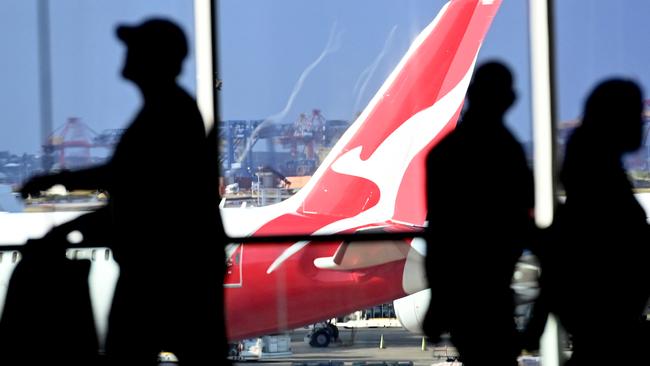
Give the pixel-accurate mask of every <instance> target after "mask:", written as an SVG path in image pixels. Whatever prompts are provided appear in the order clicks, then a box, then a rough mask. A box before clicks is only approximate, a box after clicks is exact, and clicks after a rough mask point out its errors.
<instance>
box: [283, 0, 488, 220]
mask: <svg viewBox="0 0 650 366" xmlns="http://www.w3.org/2000/svg"><path fill="white" fill-rule="evenodd" d="M500 3H501V1H500V0H454V1H451V2H449V3H448V4H446V5H445V6H444V8H443V9H442V10H441V11H440V13H439V14H438V16H437V17H436V19H434V20H433V22H432V23H431V24H430V25H429V26H427V28H426V29H424V30H423V31H422V33H421V34H420V35H419V36H418V37H417V38H416V39H415V41H414V42H413V44H412V45H411V48H410V49H409V50H408V52H407V54H406V55H405V56H404V58H403V59H402V60H401V62H400V63H399V65H398V66H397V68H396V69H395V70H394V71H393V72H392V73H391V75H390V76H389V77H388V79H387V80H386V82H385V83H384V85H383V86H382V87H381V89H380V90H379V91H378V92H377V94H376V95H375V97H374V98H373V99H372V100H371V102H370V103H369V105H368V106H367V108H366V109H365V110H364V112H363V113H362V114H361V115H360V116H359V118H358V119H357V120H356V121H355V122H354V124H353V125H352V126H351V127H350V128H349V129H348V131H347V132H346V133H345V134H344V135H343V137H342V138H341V139H340V140H339V142H338V143H337V144H336V146H335V147H334V148H333V149H332V152H331V153H330V155H329V156H328V158H327V159H326V160H325V162H324V163H323V164H322V165H321V166H320V168H319V169H318V171H317V172H316V174H315V175H314V177H313V178H312V181H311V182H310V184H309V185H308V186H307V187H305V188H304V189H303V191H302V192H300V193H299V194H298V197H294V199H302V202H301V206H300V208H299V210H298V211H299V212H301V213H318V214H321V215H326V216H336V217H339V218H348V220H349V219H351V218H356V219H354V221H355V222H358V223H361V222H362V221H365V222H367V221H368V220H370V221H374V222H378V221H383V220H390V219H394V220H399V221H405V222H409V223H412V224H416V225H422V224H423V223H424V220H425V217H426V207H425V196H424V192H425V187H424V181H425V180H424V174H425V172H424V158H425V156H426V153H427V152H428V151H429V150H430V148H431V147H432V146H433V145H434V144H435V143H436V142H437V141H439V139H440V138H442V137H443V136H444V135H445V134H446V133H447V132H448V131H449V130H451V129H453V128H454V126H455V124H456V120H457V118H458V114H459V113H460V110H461V108H462V104H463V101H464V95H465V92H466V90H467V86H468V84H469V81H470V77H471V74H472V71H473V67H474V63H475V61H476V57H477V54H478V51H479V48H480V46H481V43H482V41H483V38H484V36H485V34H486V32H487V30H488V28H489V26H490V24H491V22H492V19H493V17H494V15H495V14H496V11H497V9H498V8H499V6H500ZM348 220H344V221H348ZM348 224H349V223H348ZM336 226H337V227H336V228H333V227H332V228H330V229H332V231H338V230H337V229H339V228H338V226H339V225H336ZM343 226H348V225H347V224H346V225H343ZM343 226H341V229H342V228H343ZM328 231H330V230H328Z"/></svg>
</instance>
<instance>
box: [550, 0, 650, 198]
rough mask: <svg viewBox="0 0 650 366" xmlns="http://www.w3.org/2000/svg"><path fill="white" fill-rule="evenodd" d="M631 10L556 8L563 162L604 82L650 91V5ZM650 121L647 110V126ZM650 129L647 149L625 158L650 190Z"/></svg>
mask: <svg viewBox="0 0 650 366" xmlns="http://www.w3.org/2000/svg"><path fill="white" fill-rule="evenodd" d="M627 5H628V6H620V4H616V3H612V2H609V1H605V0H597V1H589V2H587V3H582V2H577V1H558V2H557V4H556V5H555V18H556V29H555V31H556V34H557V36H556V45H557V50H556V62H557V78H556V84H557V89H556V95H557V109H558V117H559V118H558V121H559V126H558V128H559V133H558V137H559V144H560V149H559V152H560V159H562V156H563V152H564V144H565V143H566V140H567V138H568V136H569V135H570V134H571V131H573V129H574V128H575V127H576V126H577V125H579V124H580V121H581V118H582V114H583V108H584V104H585V102H586V99H587V96H588V94H589V93H590V92H591V91H592V90H593V88H595V87H596V85H597V84H598V83H600V82H602V81H604V80H605V79H608V78H613V77H621V78H628V79H631V80H633V81H635V82H637V83H639V84H640V85H641V86H642V87H643V88H645V87H646V86H647V85H648V83H649V82H650V73H649V72H648V68H647V65H648V62H649V61H650V54H649V53H648V52H646V51H645V49H644V47H643V46H642V45H643V44H644V43H645V42H646V41H647V39H648V36H650V30H649V29H648V28H647V27H644V26H643V24H645V23H644V21H645V20H644V14H645V11H646V10H648V9H650V8H649V6H650V4H647V3H645V2H643V1H632V2H630V3H629V4H627ZM577 16H579V17H580V22H579V23H578V22H576V21H575V19H576V17H577ZM648 116H649V113H648V111H647V110H646V112H645V119H646V121H647V120H648ZM612 123H614V122H612ZM647 129H648V124H647V122H646V123H644V134H643V135H644V138H643V146H642V148H641V149H640V150H638V151H637V152H635V153H633V154H630V155H629V156H627V157H626V159H625V164H626V167H627V169H628V172H629V173H630V176H631V178H632V182H633V184H634V185H635V187H638V188H647V187H649V186H650V170H649V166H648V162H649V159H650V141H648V138H647V136H648V133H647Z"/></svg>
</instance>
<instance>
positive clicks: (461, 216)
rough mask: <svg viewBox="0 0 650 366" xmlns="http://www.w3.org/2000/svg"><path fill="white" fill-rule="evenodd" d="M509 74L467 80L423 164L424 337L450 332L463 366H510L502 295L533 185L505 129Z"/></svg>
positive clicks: (509, 301) (507, 306)
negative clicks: (464, 104)
mask: <svg viewBox="0 0 650 366" xmlns="http://www.w3.org/2000/svg"><path fill="white" fill-rule="evenodd" d="M512 82H513V81H512V75H511V73H510V71H509V70H508V68H506V67H505V66H504V65H502V64H500V63H497V62H489V63H486V64H484V65H482V66H480V67H479V68H478V69H477V70H476V74H475V75H474V79H473V81H472V83H471V84H470V86H469V89H468V94H467V99H468V102H469V105H468V108H467V110H466V111H465V113H464V115H463V116H462V119H461V120H460V122H459V125H458V126H457V127H456V128H455V130H453V131H452V132H451V133H449V135H447V136H446V137H445V138H444V139H443V140H442V141H441V142H440V143H439V144H438V145H437V146H436V147H434V148H433V150H432V151H431V152H430V153H429V156H428V158H427V201H428V202H427V207H428V229H427V243H428V247H427V257H426V269H427V277H428V280H429V286H430V287H431V289H432V291H433V293H432V301H431V305H430V306H429V310H428V313H427V316H426V319H425V323H424V329H425V332H426V334H427V335H428V336H429V337H430V338H431V339H433V340H435V339H438V337H439V336H440V334H441V333H445V332H449V333H450V336H451V341H452V343H453V344H454V345H455V346H456V348H457V349H458V351H459V353H460V357H461V360H462V362H463V364H465V365H468V366H474V365H503V366H505V365H516V364H517V361H516V358H517V356H518V355H519V351H520V349H519V346H518V341H517V331H516V328H515V322H514V299H513V293H512V291H511V288H510V285H511V281H512V276H513V271H514V266H515V264H516V262H517V259H518V258H519V257H520V256H521V254H522V249H523V246H524V245H525V244H526V241H527V237H528V235H529V232H530V230H531V228H532V225H533V223H532V220H531V210H532V208H533V199H534V196H533V183H532V175H531V173H530V170H529V168H528V165H527V162H526V158H525V156H524V151H523V149H522V147H521V146H520V144H519V143H518V142H517V140H516V139H515V138H514V137H513V135H512V134H511V133H510V132H509V131H508V129H507V128H506V127H505V126H504V121H503V115H504V114H505V112H506V111H507V110H508V108H510V106H511V105H512V104H513V103H514V101H515V92H514V90H513V88H512Z"/></svg>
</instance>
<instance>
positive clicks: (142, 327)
mask: <svg viewBox="0 0 650 366" xmlns="http://www.w3.org/2000/svg"><path fill="white" fill-rule="evenodd" d="M117 36H118V37H119V39H120V40H121V41H122V42H124V44H125V45H126V46H127V54H126V61H125V64H124V67H123V70H122V75H123V76H124V78H126V79H128V80H130V81H132V82H133V83H134V84H135V85H136V86H137V87H138V89H139V90H140V92H141V94H142V97H143V101H144V103H143V106H142V108H141V110H140V111H139V112H138V114H137V115H136V117H135V119H134V120H133V122H132V123H131V124H130V125H129V127H128V128H127V130H126V131H125V133H124V134H123V136H122V138H121V140H120V142H119V143H118V145H117V146H116V148H115V152H114V154H113V156H112V158H111V160H110V161H109V162H108V163H106V164H105V165H102V166H98V167H95V168H89V169H85V170H81V171H76V172H69V173H62V174H58V175H54V176H46V177H40V178H35V179H33V180H32V181H30V182H28V183H27V184H26V185H25V186H24V187H23V190H22V191H23V194H24V195H26V194H28V193H34V192H38V191H40V190H43V189H45V188H47V187H49V186H51V185H52V184H54V183H60V184H63V185H65V186H66V187H67V188H68V189H75V188H101V189H104V190H106V191H108V192H109V201H108V205H107V207H105V208H104V209H101V210H100V211H98V212H95V213H92V214H89V215H86V216H87V217H90V218H85V219H84V218H83V217H82V219H80V220H81V221H75V222H73V223H70V224H68V228H72V227H74V225H75V224H79V225H77V226H78V228H79V229H80V230H81V231H82V233H84V235H85V232H84V231H86V230H87V231H89V232H90V233H91V234H93V235H91V237H95V234H94V233H95V232H97V231H99V232H100V234H103V237H104V239H106V238H108V239H109V244H110V247H111V248H112V250H113V254H114V258H115V260H116V261H117V263H118V264H119V266H120V276H119V280H118V283H117V287H116V290H115V296H114V299H113V305H112V308H111V313H110V319H109V329H108V337H107V345H106V352H107V356H108V359H109V362H110V363H111V364H113V365H131V364H133V365H155V364H156V363H157V356H158V354H159V352H161V351H169V352H173V353H174V354H175V355H176V356H178V358H179V361H180V362H181V363H182V364H183V365H206V364H222V363H224V362H225V360H224V357H225V352H226V342H225V336H224V334H225V331H224V326H223V299H222V293H223V267H224V249H223V248H224V244H225V243H223V240H224V238H225V234H224V232H223V228H222V226H221V220H220V218H219V211H218V206H217V203H218V191H217V188H218V184H217V181H218V177H217V173H216V172H215V171H214V170H216V168H217V164H216V158H215V157H214V156H213V155H215V154H216V151H217V149H216V141H209V140H208V139H207V138H206V133H205V127H204V124H203V121H202V119H201V115H200V114H199V110H198V108H197V105H196V102H195V101H194V99H193V98H192V97H191V96H190V95H189V94H187V92H185V91H184V90H183V89H182V88H181V87H179V86H178V84H177V83H176V78H177V76H178V75H179V73H180V71H181V66H182V62H183V60H184V59H185V57H186V55H187V42H186V39H185V35H184V34H183V32H182V31H181V29H180V28H179V27H178V26H177V25H175V24H173V23H171V22H169V21H167V20H161V19H152V20H148V21H145V22H143V23H141V24H139V25H135V26H121V27H119V28H118V29H117ZM212 132H213V133H211V138H212V139H215V140H216V136H215V133H214V131H212ZM96 219H101V220H102V222H103V223H104V224H105V225H104V226H103V229H101V228H99V229H97V228H98V227H100V226H101V225H98V224H97V221H98V220H96ZM83 220H86V221H90V223H89V224H88V222H85V223H84V222H82V221H83ZM89 228H90V230H88V229H89Z"/></svg>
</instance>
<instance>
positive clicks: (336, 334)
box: [326, 323, 339, 340]
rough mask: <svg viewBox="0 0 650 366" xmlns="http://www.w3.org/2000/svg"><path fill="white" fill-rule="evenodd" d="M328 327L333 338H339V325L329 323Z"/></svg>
mask: <svg viewBox="0 0 650 366" xmlns="http://www.w3.org/2000/svg"><path fill="white" fill-rule="evenodd" d="M326 329H327V330H329V332H330V336H331V337H332V339H334V340H337V339H339V327H337V326H336V325H334V324H331V323H327V328H326Z"/></svg>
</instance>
